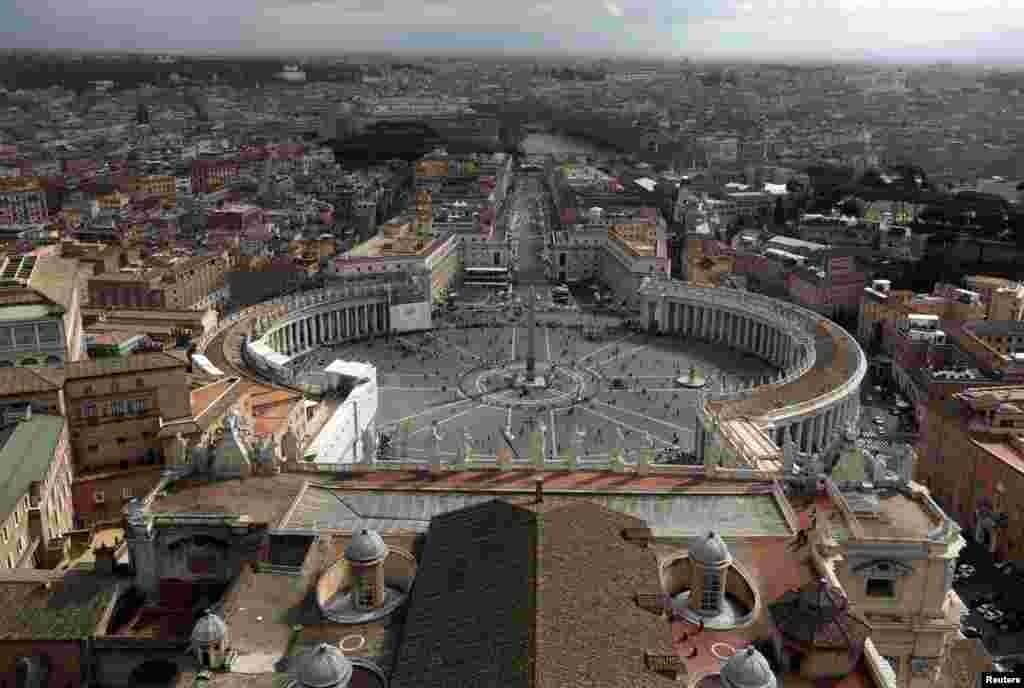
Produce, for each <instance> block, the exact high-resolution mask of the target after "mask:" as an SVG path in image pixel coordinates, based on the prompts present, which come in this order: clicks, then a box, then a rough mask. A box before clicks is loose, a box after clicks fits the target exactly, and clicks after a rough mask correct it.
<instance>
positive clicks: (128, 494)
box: [121, 487, 132, 501]
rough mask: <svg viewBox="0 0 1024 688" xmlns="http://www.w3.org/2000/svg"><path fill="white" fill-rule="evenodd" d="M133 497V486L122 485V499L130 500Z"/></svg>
mask: <svg viewBox="0 0 1024 688" xmlns="http://www.w3.org/2000/svg"><path fill="white" fill-rule="evenodd" d="M131 498H132V488H130V487H122V488H121V499H123V500H125V501H128V500H129V499H131Z"/></svg>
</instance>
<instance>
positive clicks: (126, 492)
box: [92, 487, 133, 504]
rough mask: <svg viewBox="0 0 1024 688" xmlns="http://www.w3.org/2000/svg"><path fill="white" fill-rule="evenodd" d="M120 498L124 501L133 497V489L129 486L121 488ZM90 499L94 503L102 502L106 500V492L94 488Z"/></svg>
mask: <svg viewBox="0 0 1024 688" xmlns="http://www.w3.org/2000/svg"><path fill="white" fill-rule="evenodd" d="M121 499H122V500H124V501H126V502H127V501H130V500H131V499H133V490H132V488H130V487H122V488H121ZM92 501H93V502H95V503H96V504H103V503H104V502H106V501H107V493H106V492H105V491H104V490H96V491H95V492H93V493H92Z"/></svg>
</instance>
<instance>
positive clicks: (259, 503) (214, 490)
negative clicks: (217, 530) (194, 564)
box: [150, 474, 306, 527]
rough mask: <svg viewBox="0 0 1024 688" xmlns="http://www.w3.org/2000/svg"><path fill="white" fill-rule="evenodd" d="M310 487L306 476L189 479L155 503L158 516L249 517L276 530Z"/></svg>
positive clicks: (284, 475) (154, 507)
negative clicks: (293, 505) (297, 499)
mask: <svg viewBox="0 0 1024 688" xmlns="http://www.w3.org/2000/svg"><path fill="white" fill-rule="evenodd" d="M305 484H306V481H305V479H304V478H302V476H298V475H293V474H283V475H276V476H253V477H250V478H246V479H245V480H225V481H221V482H212V483H211V482H208V481H206V480H199V479H194V480H192V479H186V480H182V481H180V482H176V483H174V484H173V485H172V486H171V489H169V490H168V491H167V494H163V495H161V496H159V497H158V498H157V499H156V500H154V502H153V505H152V506H151V508H150V510H151V512H152V513H153V514H156V515H169V516H173V515H177V514H222V515H225V516H227V515H235V516H243V515H245V516H248V517H249V518H250V519H251V521H252V522H253V523H259V524H262V523H266V524H269V525H270V526H271V527H274V526H276V525H277V524H278V523H279V522H280V521H281V519H282V518H284V516H285V515H286V514H287V513H288V511H289V507H291V505H292V503H293V502H294V501H295V499H296V497H298V496H299V495H300V494H301V493H302V491H303V489H304V486H305Z"/></svg>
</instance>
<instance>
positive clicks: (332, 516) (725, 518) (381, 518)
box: [281, 473, 793, 537]
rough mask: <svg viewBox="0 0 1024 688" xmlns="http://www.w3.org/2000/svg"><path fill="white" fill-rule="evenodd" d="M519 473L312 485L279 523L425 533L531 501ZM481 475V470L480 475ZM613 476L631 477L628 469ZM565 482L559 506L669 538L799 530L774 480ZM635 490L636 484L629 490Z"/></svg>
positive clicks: (553, 495) (553, 497)
mask: <svg viewBox="0 0 1024 688" xmlns="http://www.w3.org/2000/svg"><path fill="white" fill-rule="evenodd" d="M520 475H521V474H519V473H507V474H505V476H506V481H507V483H508V485H507V486H506V485H504V484H502V483H501V482H497V483H496V484H492V485H490V486H488V485H487V484H486V482H483V481H481V483H478V484H475V485H474V484H473V483H472V482H471V481H472V480H473V478H472V477H471V476H467V480H466V482H465V483H463V484H461V485H452V486H445V485H444V484H443V481H444V479H441V480H437V481H424V483H425V484H422V485H420V487H419V489H417V485H416V482H417V481H416V480H415V479H414V478H413V476H408V475H407V476H406V478H405V479H404V480H401V481H400V482H397V483H395V484H393V485H391V486H390V488H388V487H378V489H375V490H368V489H360V488H358V487H355V486H352V487H348V486H345V487H341V486H338V487H331V486H325V485H310V486H309V488H307V489H306V490H305V491H304V492H303V493H302V495H301V496H300V497H299V499H298V500H297V501H296V503H295V506H294V508H293V509H292V510H291V512H290V513H289V515H288V518H287V520H286V521H285V522H283V523H282V524H281V527H282V528H288V529H305V528H322V529H329V530H341V531H355V530H357V529H360V528H370V529H373V530H377V531H379V532H381V533H389V532H424V531H425V530H426V529H427V526H428V524H429V523H430V519H432V518H434V517H436V516H438V515H441V514H445V513H449V512H452V511H455V510H458V509H463V508H466V507H470V506H474V505H476V504H481V503H484V502H487V501H491V500H493V499H495V498H500V499H502V500H505V501H508V502H511V503H514V504H517V505H520V506H522V505H524V504H529V503H531V502H532V500H533V499H534V489H535V488H534V482H533V479H532V478H531V477H527V478H525V479H523V478H520ZM482 477H483V476H477V480H479V479H480V478H482ZM496 477H497V476H496ZM611 477H613V478H616V479H618V480H617V481H618V482H625V481H623V480H622V478H623V476H615V475H613V476H611ZM499 480H500V478H499ZM520 481H521V482H520ZM560 482H563V484H564V483H567V482H568V481H563V480H562V478H561V476H558V477H555V476H551V477H549V478H548V479H547V480H546V481H545V484H544V494H545V496H544V504H545V505H552V506H556V507H557V506H566V505H570V504H574V503H579V502H581V501H582V502H588V503H594V504H598V505H600V506H602V507H603V508H606V509H610V510H612V511H616V512H619V513H623V514H627V515H630V516H632V517H635V518H641V519H643V520H645V521H646V522H647V523H648V524H649V525H650V527H651V528H652V529H653V530H654V531H655V532H656V533H657V534H658V535H663V536H666V537H686V536H692V535H696V534H699V533H703V532H706V531H707V530H709V529H711V528H715V529H716V530H717V531H719V532H721V533H722V534H724V535H727V536H741V535H748V536H755V535H756V536H785V535H787V534H790V533H792V532H793V529H792V527H791V526H790V524H789V523H788V521H787V520H786V516H785V514H784V513H783V510H782V507H781V506H780V505H779V503H778V502H777V500H776V498H775V496H774V494H773V493H772V490H771V486H770V485H760V486H757V487H754V486H749V487H745V486H737V485H735V484H734V485H733V486H732V488H733V489H732V491H731V492H724V491H723V492H720V493H715V492H714V490H708V491H704V490H701V489H700V487H691V488H690V489H689V490H671V489H663V490H657V488H653V489H654V490H655V491H654V492H641V491H638V490H639V489H642V488H638V487H637V486H636V485H634V486H633V487H632V488H630V487H627V486H622V485H615V484H611V485H609V484H607V483H606V484H604V485H602V484H600V482H601V481H599V480H597V479H595V477H594V476H593V474H592V475H591V482H590V483H587V482H580V483H577V485H576V487H575V489H573V488H572V487H570V488H568V489H567V488H564V487H563V488H562V489H559V487H558V485H559V483H560ZM629 482H632V481H629ZM677 482H678V481H677ZM438 483H441V484H440V485H439V484H438ZM516 483H519V485H518V486H516V485H515V484H516ZM523 483H528V484H523ZM569 484H570V485H571V484H572V483H569ZM630 489H632V490H633V491H632V492H629V491H628V490H630ZM649 489H651V488H649Z"/></svg>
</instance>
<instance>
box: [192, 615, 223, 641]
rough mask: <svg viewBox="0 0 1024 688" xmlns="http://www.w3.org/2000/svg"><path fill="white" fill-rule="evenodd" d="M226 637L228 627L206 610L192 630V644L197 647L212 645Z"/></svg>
mask: <svg viewBox="0 0 1024 688" xmlns="http://www.w3.org/2000/svg"><path fill="white" fill-rule="evenodd" d="M227 635H228V626H227V624H225V623H224V620H223V619H221V618H220V617H219V616H217V615H216V614H214V613H213V610H212V609H207V610H206V611H205V612H204V613H203V615H202V617H200V619H199V621H196V625H195V627H194V628H193V629H192V642H194V643H197V644H199V645H213V644H214V643H219V642H220V641H222V640H224V638H226V637H227Z"/></svg>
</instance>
